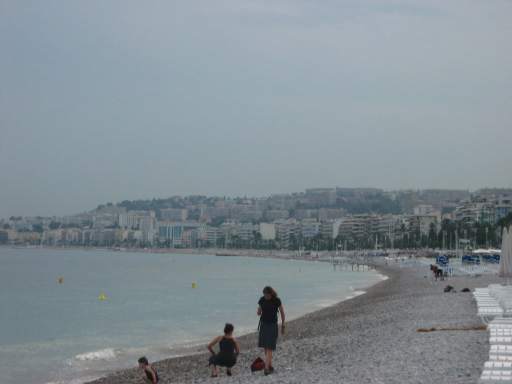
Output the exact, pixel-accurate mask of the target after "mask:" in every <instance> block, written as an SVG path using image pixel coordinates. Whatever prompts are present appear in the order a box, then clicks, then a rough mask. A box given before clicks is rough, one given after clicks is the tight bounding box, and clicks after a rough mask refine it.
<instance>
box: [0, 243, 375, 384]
mask: <svg viewBox="0 0 512 384" xmlns="http://www.w3.org/2000/svg"><path fill="white" fill-rule="evenodd" d="M383 278H385V277H383V276H382V275H380V274H378V273H377V272H375V271H368V272H352V271H340V270H339V268H338V270H335V269H334V268H333V266H332V265H330V264H329V263H325V262H312V261H298V260H280V259H270V258H257V257H242V256H241V257H236V256H235V257H222V256H214V255H181V254H164V253H146V252H115V251H110V250H98V249H91V250H81V249H48V248H10V247H0V372H1V382H2V383H3V384H15V383H24V384H49V383H52V384H74V383H77V384H78V383H83V382H85V381H89V380H92V379H95V378H98V377H101V376H103V375H105V374H107V373H109V372H112V371H115V370H117V369H122V368H128V367H134V366H136V365H137V358H138V357H140V356H143V355H145V356H147V357H148V358H149V359H150V361H154V360H158V359H163V358H167V357H172V356H179V355H180V354H183V353H186V351H190V348H195V350H197V349H198V348H200V347H202V346H203V345H204V348H206V343H207V342H208V341H209V340H210V339H211V338H213V337H215V336H216V335H219V334H221V333H222V329H223V327H224V324H225V323H226V322H230V323H233V324H234V326H235V335H241V334H244V333H248V332H253V331H255V330H256V328H257V324H258V318H257V316H256V308H257V302H258V299H259V297H260V296H261V291H262V289H263V287H264V286H266V285H271V286H272V287H274V288H275V290H276V291H277V292H278V294H279V296H280V297H281V299H282V301H283V305H284V307H285V312H286V313H287V317H288V318H296V317H298V316H301V315H304V314H306V313H308V312H312V311H315V310H318V309H321V308H324V307H327V306H330V305H333V304H335V303H337V302H340V301H342V300H345V299H348V298H351V297H354V296H356V295H358V294H361V293H363V292H364V291H363V290H364V288H365V287H368V286H370V285H372V284H375V283H376V282H378V281H381V280H382V279H383ZM205 364H206V362H205Z"/></svg>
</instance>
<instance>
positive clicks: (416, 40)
mask: <svg viewBox="0 0 512 384" xmlns="http://www.w3.org/2000/svg"><path fill="white" fill-rule="evenodd" d="M511 18H512V1H510V0H504V1H500V0H489V1H457V0H454V1H446V0H441V1H437V0H428V1H417V0H415V1H405V0H392V1H386V0H382V1H373V0H346V1H332V0H323V1H314V0H307V1H306V0H296V1H289V0H268V1H266V0H219V1H211V0H204V1H201V0H197V1H190V0H185V1H152V2H144V3H142V2H139V1H104V0H98V1H94V0H93V1H69V0H62V1H52V0H48V1H17V0H10V1H6V0H0V217H6V216H9V215H64V214H71V213H77V212H82V211H85V210H89V209H92V208H94V207H96V206H97V205H98V204H100V203H105V202H117V201H122V200H125V199H138V198H153V197H168V196H173V195H186V194H205V195H220V196H224V195H227V196H242V195H247V196H264V195H268V194H272V193H284V192H293V191H301V190H304V189H305V188H309V187H334V186H341V187H351V186H353V187H359V186H361V187H365V186H375V187H380V188H384V189H404V188H414V189H416V188H460V189H476V188H480V187H512V172H511V171H512V150H511V144H512V124H511V122H512V49H510V42H511V41H512V23H511V22H510V20H511Z"/></svg>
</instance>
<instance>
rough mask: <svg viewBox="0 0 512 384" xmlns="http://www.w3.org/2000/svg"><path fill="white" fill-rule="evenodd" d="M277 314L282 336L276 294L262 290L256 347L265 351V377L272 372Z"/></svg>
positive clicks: (281, 313) (282, 327)
mask: <svg viewBox="0 0 512 384" xmlns="http://www.w3.org/2000/svg"><path fill="white" fill-rule="evenodd" d="M277 312H279V313H280V315H281V333H282V334H284V320H285V315H284V308H283V304H282V303H281V300H280V299H279V297H278V296H277V292H276V291H274V289H273V288H272V287H268V286H267V287H265V288H263V296H262V297H261V298H260V300H259V301H258V312H257V313H258V316H259V317H260V325H259V338H258V347H259V348H263V349H264V350H265V375H268V374H270V373H272V372H274V367H273V366H272V354H273V351H275V350H276V344H277V336H278V333H279V331H278V325H277Z"/></svg>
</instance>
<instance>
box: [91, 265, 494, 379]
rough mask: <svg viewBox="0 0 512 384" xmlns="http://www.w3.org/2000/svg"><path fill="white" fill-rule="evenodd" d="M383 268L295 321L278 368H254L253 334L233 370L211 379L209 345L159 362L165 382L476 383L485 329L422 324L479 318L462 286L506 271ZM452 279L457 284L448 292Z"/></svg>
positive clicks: (126, 375) (485, 350) (131, 374)
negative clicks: (448, 274) (435, 275)
mask: <svg viewBox="0 0 512 384" xmlns="http://www.w3.org/2000/svg"><path fill="white" fill-rule="evenodd" d="M380 269H381V271H382V272H383V273H385V274H386V275H387V276H389V279H388V280H385V281H383V282H381V283H378V284H377V285H375V286H373V287H372V288H370V289H368V290H367V293H366V294H365V295H362V296H358V297H356V298H354V299H352V300H348V301H345V302H343V303H340V304H338V305H335V306H333V307H329V308H326V309H323V310H321V311H318V312H314V313H312V314H309V315H306V316H304V317H302V318H300V319H297V320H294V321H291V322H290V323H289V325H288V327H287V335H286V336H285V337H283V338H281V340H280V344H279V345H278V350H277V355H276V359H275V368H276V373H275V374H273V375H271V376H266V377H265V376H263V374H262V373H261V372H257V373H255V374H251V373H250V370H249V365H250V362H251V361H252V360H253V359H254V358H255V357H256V356H259V355H260V354H261V353H260V351H259V350H258V349H257V348H255V345H256V337H255V335H254V334H253V335H247V336H244V337H241V338H240V342H241V347H242V353H241V356H240V359H239V363H238V364H237V365H236V367H235V368H234V370H233V373H234V376H233V377H225V376H221V377H220V378H217V379H210V378H209V377H208V375H209V373H208V368H207V357H208V355H207V353H206V348H204V349H200V350H198V351H197V352H200V353H197V354H196V355H194V356H188V357H182V358H176V359H170V360H165V361H161V362H158V363H156V364H155V367H156V368H157V370H158V372H159V374H160V378H161V383H171V382H172V383H346V384H348V383H350V384H361V383H411V384H412V383H418V384H419V383H421V384H424V383H436V384H440V383H446V384H457V383H460V384H462V383H464V384H468V383H478V381H479V379H480V374H481V372H482V369H483V366H484V363H485V361H487V359H488V356H489V335H488V332H487V331H484V330H471V331H469V330H465V331H464V330H457V331H435V332H427V333H422V332H417V330H418V329H419V328H432V327H453V328H457V327H462V326H464V327H466V326H478V325H481V320H480V318H479V317H478V316H477V308H476V304H475V301H474V299H473V296H472V294H471V293H463V292H460V291H461V290H462V288H466V287H467V288H471V289H473V288H475V287H484V286H487V285H488V284H490V283H496V282H497V283H503V281H501V280H502V279H500V278H498V277H496V276H494V275H484V276H479V277H471V276H456V277H453V278H451V279H450V280H449V281H438V282H434V281H432V279H431V278H430V276H429V272H428V270H427V269H426V268H423V267H422V266H419V265H416V266H407V267H404V266H402V267H398V265H392V266H383V267H381V268H380ZM425 276H427V277H425ZM447 284H450V285H452V286H454V287H455V290H456V291H457V292H456V293H444V292H443V289H444V287H445V286H446V285H447ZM227 320H229V319H227ZM255 322H256V320H255ZM139 382H140V372H137V371H136V370H126V371H121V372H119V373H117V374H114V375H111V376H109V377H107V378H104V379H100V380H98V381H96V382H94V383H96V384H100V383H101V384H121V383H123V384H131V383H134V384H135V383H139Z"/></svg>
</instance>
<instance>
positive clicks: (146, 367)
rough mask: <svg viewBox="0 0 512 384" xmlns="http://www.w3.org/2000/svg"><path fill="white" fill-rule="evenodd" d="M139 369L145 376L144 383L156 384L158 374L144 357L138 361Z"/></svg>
mask: <svg viewBox="0 0 512 384" xmlns="http://www.w3.org/2000/svg"><path fill="white" fill-rule="evenodd" d="M139 368H140V369H142V370H143V371H144V373H145V374H146V377H145V379H146V382H149V383H151V384H157V383H158V373H157V372H156V370H155V368H153V366H152V365H150V364H149V362H148V359H147V358H146V357H145V356H143V357H141V358H140V359H139Z"/></svg>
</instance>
